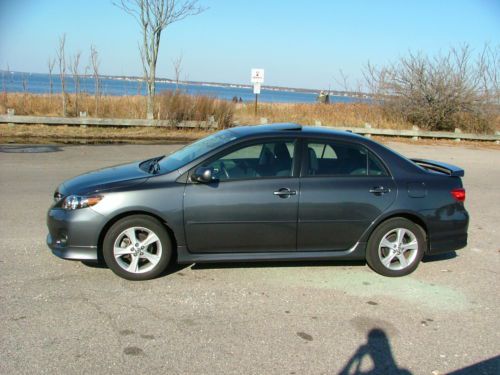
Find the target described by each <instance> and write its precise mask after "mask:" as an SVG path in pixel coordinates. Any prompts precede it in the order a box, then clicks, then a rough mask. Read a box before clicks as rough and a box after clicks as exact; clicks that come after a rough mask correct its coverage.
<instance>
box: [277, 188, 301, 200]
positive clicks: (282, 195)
mask: <svg viewBox="0 0 500 375" xmlns="http://www.w3.org/2000/svg"><path fill="white" fill-rule="evenodd" d="M273 194H274V195H277V196H278V197H280V198H288V197H289V196H290V195H296V194H297V192H296V191H295V190H290V189H289V188H281V189H278V190H276V191H275V192H274V193H273Z"/></svg>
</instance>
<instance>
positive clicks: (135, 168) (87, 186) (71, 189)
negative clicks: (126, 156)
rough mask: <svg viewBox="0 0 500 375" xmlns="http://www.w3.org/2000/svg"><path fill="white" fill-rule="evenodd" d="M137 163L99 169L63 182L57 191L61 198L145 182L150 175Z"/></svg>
mask: <svg viewBox="0 0 500 375" xmlns="http://www.w3.org/2000/svg"><path fill="white" fill-rule="evenodd" d="M139 164H140V163H139V162H135V163H130V164H123V165H117V166H115V167H110V168H104V169H99V170H97V171H93V172H88V173H85V174H82V175H80V176H76V177H73V178H72V179H69V180H67V181H64V182H63V183H62V184H61V185H60V186H59V188H58V189H57V190H58V191H59V193H61V194H62V195H63V196H67V195H70V194H89V193H96V192H99V191H105V190H110V189H116V188H122V187H126V186H130V185H135V184H139V183H142V182H144V181H146V180H147V179H148V178H149V177H150V176H151V175H150V174H149V173H147V172H145V171H143V170H142V169H141V168H139Z"/></svg>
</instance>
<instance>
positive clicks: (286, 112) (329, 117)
mask: <svg viewBox="0 0 500 375" xmlns="http://www.w3.org/2000/svg"><path fill="white" fill-rule="evenodd" d="M68 98H69V105H68V113H69V114H70V116H76V113H75V96H74V95H68ZM145 101H146V99H145V97H143V96H137V95H136V96H103V97H101V98H100V101H99V110H98V113H97V115H98V116H96V112H95V106H94V97H93V96H89V95H80V96H79V105H78V106H79V110H80V111H87V114H88V116H91V117H104V118H131V119H136V118H145V117H146V111H145ZM7 108H14V109H15V111H16V114H18V115H34V116H61V112H62V109H61V97H60V95H53V96H52V97H51V96H49V95H35V94H26V95H25V94H19V93H8V94H6V93H1V94H0V113H5V112H6V110H7ZM155 114H156V117H157V118H161V119H166V118H168V119H172V120H176V121H184V120H194V121H204V120H207V119H209V117H210V116H213V117H214V119H215V121H216V122H217V123H218V124H219V127H220V128H225V127H228V126H231V125H232V124H233V123H234V122H236V123H238V124H241V125H249V124H258V123H260V119H261V117H265V118H267V121H268V122H269V123H274V122H295V123H299V124H302V125H314V124H315V122H316V121H321V123H322V124H323V125H329V126H353V127H357V126H364V124H365V123H369V124H371V125H372V126H373V127H375V128H389V129H408V128H411V126H412V124H411V123H409V122H407V121H405V120H404V119H403V118H402V117H401V116H398V115H396V114H394V113H391V112H387V111H385V110H384V109H383V108H382V107H380V106H377V105H373V104H366V103H348V104H346V103H336V104H330V105H325V104H315V103H312V104H285V103H261V104H259V109H258V113H257V115H255V114H254V106H253V103H244V104H234V103H232V102H229V101H224V100H219V99H216V98H213V97H207V96H192V95H187V94H183V93H175V92H171V91H170V92H164V93H160V94H159V95H158V96H157V100H156V105H155ZM472 125H473V124H472V123H471V126H470V128H471V129H470V130H465V131H470V132H474V131H478V132H479V131H480V130H481V129H479V128H476V127H474V126H472ZM489 128H490V129H493V130H500V116H498V115H497V117H496V118H493V120H492V123H491V126H490V127H489Z"/></svg>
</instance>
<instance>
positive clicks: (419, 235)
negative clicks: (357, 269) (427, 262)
mask: <svg viewBox="0 0 500 375" xmlns="http://www.w3.org/2000/svg"><path fill="white" fill-rule="evenodd" d="M399 228H401V229H404V230H405V231H402V233H404V235H403V236H402V237H404V238H405V239H406V240H409V239H412V240H413V238H414V239H415V240H416V241H417V245H416V248H414V250H413V249H410V250H407V251H406V252H403V254H401V253H397V252H398V251H401V248H396V249H390V248H389V247H384V246H382V244H381V241H382V239H384V238H385V237H386V236H388V237H387V238H388V239H389V238H394V236H396V237H397V229H399ZM412 235H413V236H412ZM395 242H397V241H395ZM408 242H410V241H408ZM408 242H407V244H408ZM379 246H381V249H380V253H379ZM426 248H427V240H426V234H425V231H424V230H423V228H422V227H420V226H419V225H417V224H415V223H414V222H413V221H410V220H408V219H405V218H402V217H396V218H392V219H389V220H387V221H384V222H383V223H381V224H380V225H379V226H378V227H377V228H375V230H374V231H373V233H372V234H371V236H370V238H369V240H368V245H367V248H366V261H367V262H368V265H369V266H370V267H371V268H372V269H373V270H374V271H375V272H377V273H378V274H380V275H383V276H389V277H399V276H405V275H408V274H410V273H412V272H413V271H415V270H416V269H417V267H418V265H419V263H420V261H421V260H422V257H423V255H424V252H425V249H426ZM391 250H392V251H393V253H391ZM390 255H392V258H391V257H390ZM401 256H404V257H405V259H406V262H407V263H408V264H407V265H406V266H404V263H401V260H400V259H401V258H400V257H401ZM381 257H382V258H384V259H392V260H391V261H388V263H389V266H386V265H384V263H383V262H382V259H381ZM405 259H402V261H403V262H404V261H405Z"/></svg>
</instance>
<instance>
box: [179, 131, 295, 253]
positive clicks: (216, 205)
mask: <svg viewBox="0 0 500 375" xmlns="http://www.w3.org/2000/svg"><path fill="white" fill-rule="evenodd" d="M296 144H297V141H296V139H295V138H282V139H271V140H263V141H253V142H249V143H246V144H244V145H241V146H237V147H236V148H233V149H231V150H228V151H227V152H223V153H222V154H220V155H219V156H217V157H215V158H212V159H211V160H208V161H207V162H205V163H203V164H202V166H205V167H209V168H211V169H212V171H213V175H214V176H215V180H214V181H213V182H211V183H208V184H204V183H190V182H188V184H187V185H186V190H185V196H184V225H185V231H186V237H187V244H188V248H189V251H190V252H193V253H205V252H207V253H220V252H270V251H295V249H296V244H297V242H296V234H297V214H298V199H299V178H298V172H299V165H296V160H297V152H298V151H299V150H298V147H296Z"/></svg>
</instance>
